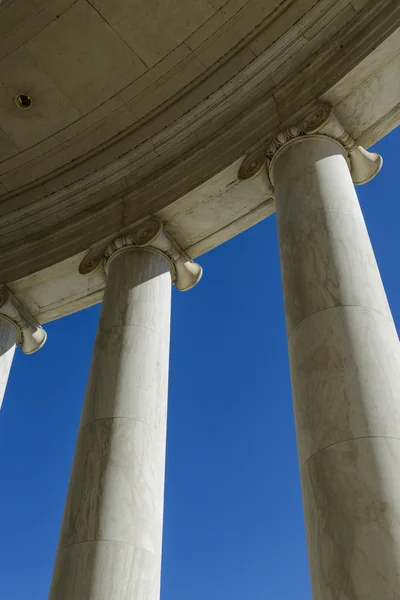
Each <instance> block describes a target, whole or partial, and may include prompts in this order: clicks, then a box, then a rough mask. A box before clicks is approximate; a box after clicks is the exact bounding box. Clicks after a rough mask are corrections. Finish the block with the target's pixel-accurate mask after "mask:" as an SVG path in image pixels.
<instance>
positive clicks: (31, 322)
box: [0, 285, 47, 354]
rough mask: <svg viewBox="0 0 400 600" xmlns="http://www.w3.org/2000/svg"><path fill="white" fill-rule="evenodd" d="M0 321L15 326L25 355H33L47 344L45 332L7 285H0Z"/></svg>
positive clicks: (19, 343)
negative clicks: (2, 320)
mask: <svg viewBox="0 0 400 600" xmlns="http://www.w3.org/2000/svg"><path fill="white" fill-rule="evenodd" d="M0 319H4V320H6V321H9V322H10V323H12V324H13V325H14V327H15V328H16V330H17V331H18V342H17V343H18V345H20V346H21V349H22V352H23V353H24V354H33V353H34V352H36V351H37V350H39V349H40V348H41V347H42V346H43V344H44V343H45V341H46V338H47V334H46V332H45V330H44V329H43V328H42V327H41V326H40V325H39V323H38V322H37V321H36V320H35V319H34V318H33V317H32V315H31V314H29V312H28V311H27V310H26V308H25V307H24V306H23V305H22V304H21V303H20V302H19V300H17V298H16V297H15V296H14V294H13V293H12V292H11V291H10V290H9V289H8V288H7V287H6V286H5V285H0Z"/></svg>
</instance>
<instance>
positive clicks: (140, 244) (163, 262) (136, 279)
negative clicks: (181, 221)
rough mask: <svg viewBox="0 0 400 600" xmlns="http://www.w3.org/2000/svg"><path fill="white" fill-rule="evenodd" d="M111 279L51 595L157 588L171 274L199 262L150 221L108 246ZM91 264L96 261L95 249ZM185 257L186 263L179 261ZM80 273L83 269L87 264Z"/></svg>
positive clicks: (154, 591) (148, 598)
mask: <svg viewBox="0 0 400 600" xmlns="http://www.w3.org/2000/svg"><path fill="white" fill-rule="evenodd" d="M104 261H105V266H106V270H107V282H106V288H105V294H104V299H103V305H102V310H101V315H100V322H99V327H98V332H97V337H96V341H95V347H94V354H93V360H92V365H91V369H90V374H89V381H88V386H87V390H86V396H85V401H84V406H83V412H82V418H81V423H80V429H79V434H78V440H77V446H76V452H75V458H74V463H73V468H72V475H71V479H70V485H69V491H68V496H67V501H66V506H65V512H64V518H63V524H62V530H61V535H60V541H59V546H58V551H57V556H56V562H55V568H54V574H53V580H52V584H51V590H50V596H49V598H50V600H111V599H112V600H127V599H128V598H129V599H135V600H158V599H159V595H160V571H161V542H162V522H163V496H164V469H165V443H166V419H167V387H168V362H169V337H170V306H171V274H172V278H173V280H174V281H175V283H176V284H177V286H178V287H180V289H187V288H188V287H191V286H190V285H189V284H188V282H184V284H182V281H179V270H180V269H181V270H182V272H185V270H186V271H190V270H191V269H192V271H193V272H194V271H195V274H194V276H193V277H192V279H191V284H192V285H194V284H195V283H196V282H197V281H198V279H199V277H200V275H201V269H200V268H199V267H198V266H197V265H194V263H191V262H190V261H189V259H188V258H187V257H185V256H184V255H183V253H182V252H180V251H179V249H178V247H177V246H176V245H175V246H174V245H173V244H172V243H171V241H170V240H169V239H168V238H167V237H166V236H165V234H164V233H163V231H162V227H161V224H160V223H158V222H157V221H156V220H152V221H151V222H150V224H149V225H148V226H147V228H146V227H145V229H144V230H140V231H138V232H134V234H133V235H132V236H127V237H125V238H121V239H119V240H116V241H115V242H114V243H113V244H111V245H110V246H109V247H108V248H107V249H106V250H105V252H104ZM88 263H90V265H91V268H92V265H93V261H92V260H91V258H90V257H89V259H88ZM178 263H179V264H178ZM81 272H82V271H81Z"/></svg>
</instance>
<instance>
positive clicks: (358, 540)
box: [301, 437, 400, 600]
mask: <svg viewBox="0 0 400 600" xmlns="http://www.w3.org/2000/svg"><path fill="white" fill-rule="evenodd" d="M399 471H400V440H398V439H391V438H379V437H378V438H374V437H369V438H360V439H352V440H349V441H346V442H342V443H340V444H335V445H334V446H329V447H328V448H326V449H325V450H322V451H321V452H317V453H316V454H314V455H313V456H312V457H311V458H310V460H309V461H307V463H306V464H305V466H304V467H303V469H302V471H301V480H302V487H303V502H304V509H305V518H306V532H307V541H308V548H309V562H310V570H311V581H312V589H313V599H314V600H378V599H379V600H399V598H400V568H399V566H400V510H399V501H400V479H399Z"/></svg>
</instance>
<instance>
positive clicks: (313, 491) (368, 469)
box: [238, 102, 400, 600]
mask: <svg viewBox="0 0 400 600" xmlns="http://www.w3.org/2000/svg"><path fill="white" fill-rule="evenodd" d="M381 164H382V159H381V157H380V156H379V155H377V154H375V153H369V152H367V151H366V150H364V148H362V147H360V146H358V145H357V143H356V142H355V140H354V139H353V138H352V137H351V136H350V135H349V134H348V132H346V131H345V129H344V128H343V126H342V125H341V124H340V122H339V121H338V120H337V119H336V117H335V115H334V113H333V106H332V105H331V103H329V102H322V103H320V104H319V105H317V106H316V107H315V109H314V110H313V111H312V112H311V113H310V115H309V116H308V117H307V118H306V119H305V121H304V122H303V123H301V124H300V125H299V126H294V127H291V128H290V129H288V130H286V131H282V132H281V133H280V134H279V135H278V136H277V137H276V138H275V139H274V140H272V141H271V142H270V143H269V145H268V146H266V148H265V149H264V150H263V151H262V152H261V153H260V154H258V155H256V156H254V155H253V156H251V155H250V156H249V157H248V158H247V159H246V160H245V161H244V162H243V164H242V166H241V168H240V170H239V173H238V176H239V179H241V180H248V179H255V178H258V180H259V183H260V185H262V186H263V189H264V192H265V194H266V195H267V196H274V197H275V203H276V213H277V222H278V234H279V247H280V256H281V266H282V280H283V291H284V300H285V314H286V327H287V335H288V345H289V359H290V372H291V380H292V390H293V400H294V411H295V420H296V432H297V442H298V453H299V462H300V470H301V482H302V490H303V504H304V514H305V522H306V533H307V542H308V551H309V561H310V570H311V583H312V590H313V600H378V599H379V600H383V599H384V598H385V599H388V600H389V598H390V599H391V600H400V346H399V339H398V336H397V333H396V329H395V326H394V323H393V319H392V315H391V313H390V308H389V305H388V302H387V299H386V295H385V291H384V288H383V285H382V281H381V278H380V275H379V270H378V267H377V264H376V260H375V256H374V253H373V250H372V247H371V243H370V241H369V237H368V232H367V229H366V227H365V223H364V219H363V216H362V213H361V209H360V206H359V202H358V199H357V195H356V192H355V189H354V185H353V182H354V183H366V182H367V181H369V180H370V179H371V178H372V177H374V175H376V173H377V172H378V171H379V169H380V167H381ZM377 201H378V202H380V206H381V208H382V210H384V203H383V202H382V201H381V199H380V198H379V199H377Z"/></svg>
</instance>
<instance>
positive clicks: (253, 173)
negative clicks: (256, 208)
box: [238, 101, 383, 197]
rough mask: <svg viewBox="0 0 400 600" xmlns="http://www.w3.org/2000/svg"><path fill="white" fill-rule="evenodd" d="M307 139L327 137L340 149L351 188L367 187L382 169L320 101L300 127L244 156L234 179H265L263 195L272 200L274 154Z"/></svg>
mask: <svg viewBox="0 0 400 600" xmlns="http://www.w3.org/2000/svg"><path fill="white" fill-rule="evenodd" d="M311 135H323V136H328V137H330V138H332V139H334V140H335V141H336V142H338V143H339V144H340V145H341V146H342V147H343V148H344V150H345V151H346V153H347V156H348V163H349V168H350V172H351V176H352V179H353V182H354V183H355V184H362V183H367V182H368V181H370V180H371V179H372V178H373V177H375V175H376V174H377V173H378V172H379V171H380V169H381V167H382V162H383V160H382V157H381V156H380V155H379V154H376V153H375V152H368V151H367V150H365V148H363V147H362V146H359V145H357V143H356V141H355V140H354V139H353V138H352V137H351V135H350V134H349V133H348V132H347V131H346V130H345V128H344V127H343V125H342V124H341V123H340V122H339V120H338V119H337V118H336V116H335V115H334V112H333V105H332V103H331V102H328V101H324V102H320V103H319V104H318V105H317V106H316V107H315V108H314V109H313V110H312V111H311V112H310V113H309V115H308V116H307V117H306V118H305V119H304V121H303V122H302V123H301V124H300V125H298V126H294V127H290V128H289V129H286V130H285V131H282V132H280V133H278V135H277V136H276V137H275V138H274V139H273V140H272V141H270V142H269V144H268V145H267V146H266V147H265V149H264V150H263V151H262V152H261V153H259V154H258V155H255V156H248V157H247V158H246V159H245V160H244V162H243V163H242V165H241V167H240V169H239V173H238V178H239V179H240V180H246V179H247V180H248V179H253V178H254V177H258V176H260V175H263V177H264V179H265V178H266V191H267V193H268V194H269V196H270V197H273V195H274V186H273V174H272V168H271V167H272V166H273V163H274V159H275V158H276V156H277V154H278V153H279V152H280V151H281V149H282V148H283V147H284V146H286V145H287V144H289V143H291V142H292V141H293V140H295V139H296V138H300V137H303V136H311Z"/></svg>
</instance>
